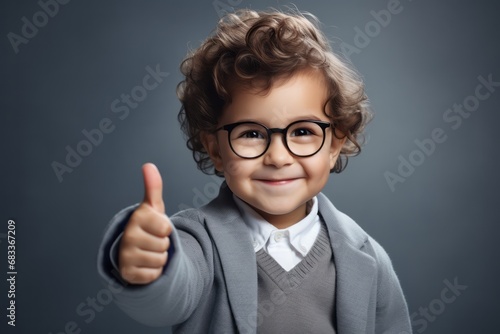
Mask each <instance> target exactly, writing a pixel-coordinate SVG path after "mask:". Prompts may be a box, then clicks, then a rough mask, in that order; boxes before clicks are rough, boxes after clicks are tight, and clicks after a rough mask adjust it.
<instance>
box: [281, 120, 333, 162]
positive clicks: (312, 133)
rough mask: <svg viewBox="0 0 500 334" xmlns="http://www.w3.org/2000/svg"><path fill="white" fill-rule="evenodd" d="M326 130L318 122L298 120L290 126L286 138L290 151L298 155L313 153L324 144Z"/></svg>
mask: <svg viewBox="0 0 500 334" xmlns="http://www.w3.org/2000/svg"><path fill="white" fill-rule="evenodd" d="M324 136H325V132H324V131H323V129H322V128H321V126H319V125H318V124H316V123H313V122H306V121H305V122H298V123H295V124H293V125H292V126H290V128H288V131H287V136H286V140H287V143H288V148H289V149H290V151H291V152H292V153H293V154H295V155H298V156H306V155H312V154H314V153H316V152H317V151H318V150H319V149H320V148H321V146H322V145H323V140H324Z"/></svg>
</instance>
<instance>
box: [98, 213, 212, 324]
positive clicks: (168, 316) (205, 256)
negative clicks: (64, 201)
mask: <svg viewBox="0 0 500 334" xmlns="http://www.w3.org/2000/svg"><path fill="white" fill-rule="evenodd" d="M136 207H137V205H134V206H130V207H128V208H125V209H124V210H122V211H120V212H119V213H117V214H116V215H115V216H114V217H113V219H112V220H111V221H110V223H109V224H108V226H107V228H106V230H105V232H104V236H103V239H102V243H101V246H100V248H99V251H98V258H97V270H98V273H99V275H100V276H101V278H102V279H103V281H104V284H105V285H106V286H107V287H108V289H109V291H111V292H112V293H113V295H114V299H115V302H116V304H117V306H118V307H119V308H120V309H122V310H123V311H124V312H125V313H126V314H128V315H129V316H130V317H131V318H133V319H135V320H136V321H138V322H140V323H143V324H145V325H149V326H171V325H174V324H178V323H181V322H183V321H185V320H186V319H187V318H188V317H189V316H190V315H191V313H192V312H193V311H194V310H195V308H196V306H197V305H198V303H199V301H200V299H201V297H202V296H203V295H204V294H206V293H207V291H209V290H210V286H211V285H212V283H213V250H212V247H211V241H210V238H209V237H208V234H207V232H206V230H205V229H204V228H203V224H202V222H203V221H202V220H201V218H200V217H199V214H198V212H197V211H196V210H193V209H191V210H186V211H183V212H180V213H178V214H176V215H174V216H172V217H169V218H170V220H171V221H172V223H173V231H172V234H171V236H170V241H171V245H170V248H169V250H168V261H167V264H166V265H165V268H164V271H163V274H162V275H161V276H160V277H159V278H158V279H157V280H155V281H154V282H151V283H150V284H147V285H134V284H129V283H127V282H125V281H124V280H122V279H121V277H120V275H119V273H118V272H117V270H116V269H115V268H114V266H113V263H112V261H111V246H112V245H113V243H114V242H115V241H116V239H117V238H119V237H120V235H121V233H122V232H123V229H124V227H125V225H126V223H127V222H128V220H129V218H130V215H131V214H132V213H133V211H134V210H135V208H136Z"/></svg>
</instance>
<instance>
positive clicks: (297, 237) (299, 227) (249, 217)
mask: <svg viewBox="0 0 500 334" xmlns="http://www.w3.org/2000/svg"><path fill="white" fill-rule="evenodd" d="M233 198H234V201H235V203H236V206H237V207H238V209H239V210H240V212H241V215H242V217H243V221H244V222H245V224H246V226H247V227H248V229H249V231H250V235H251V237H252V240H253V247H254V250H255V252H257V251H259V250H260V249H261V248H263V247H264V249H265V250H266V248H265V247H266V244H267V243H268V241H269V238H270V237H271V234H273V232H276V231H278V229H277V228H276V227H274V226H273V225H272V224H271V223H269V222H268V221H267V220H265V219H264V218H262V216H261V215H259V214H258V213H257V212H256V211H255V210H254V209H253V208H252V207H251V206H250V205H248V204H247V203H245V202H244V201H243V200H241V199H240V198H239V197H237V196H236V195H234V194H233ZM306 210H307V212H308V213H307V216H305V217H304V218H303V219H302V220H300V221H299V222H297V223H295V224H293V225H292V226H290V227H288V228H286V229H282V230H279V231H284V232H285V233H284V235H286V236H288V238H289V241H290V244H291V245H292V246H293V248H294V249H295V250H296V251H297V252H299V253H301V254H302V256H305V255H306V254H307V253H308V252H309V250H310V248H311V247H312V245H313V243H314V239H315V238H314V237H313V238H308V236H311V234H317V231H316V229H314V228H313V227H314V225H315V224H314V223H316V222H318V221H319V217H318V199H317V197H316V196H314V197H313V198H312V199H311V200H310V201H308V202H307V207H306Z"/></svg>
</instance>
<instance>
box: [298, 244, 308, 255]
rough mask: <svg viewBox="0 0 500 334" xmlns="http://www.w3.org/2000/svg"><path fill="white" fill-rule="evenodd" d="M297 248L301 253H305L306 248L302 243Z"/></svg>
mask: <svg viewBox="0 0 500 334" xmlns="http://www.w3.org/2000/svg"><path fill="white" fill-rule="evenodd" d="M299 249H300V251H301V252H302V253H305V252H306V251H307V249H306V248H305V247H304V246H302V245H301V246H300V247H299Z"/></svg>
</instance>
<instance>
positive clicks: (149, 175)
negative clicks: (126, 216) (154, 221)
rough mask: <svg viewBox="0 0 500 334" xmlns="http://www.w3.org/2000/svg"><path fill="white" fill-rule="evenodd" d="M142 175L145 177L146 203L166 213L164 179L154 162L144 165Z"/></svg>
mask: <svg viewBox="0 0 500 334" xmlns="http://www.w3.org/2000/svg"><path fill="white" fill-rule="evenodd" d="M142 175H143V177H144V203H147V204H149V205H151V206H152V207H153V208H154V209H156V210H157V211H159V212H161V213H165V205H164V203H163V181H162V179H161V174H160V171H158V168H157V167H156V166H155V165H154V164H152V163H147V164H144V165H143V166H142Z"/></svg>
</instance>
